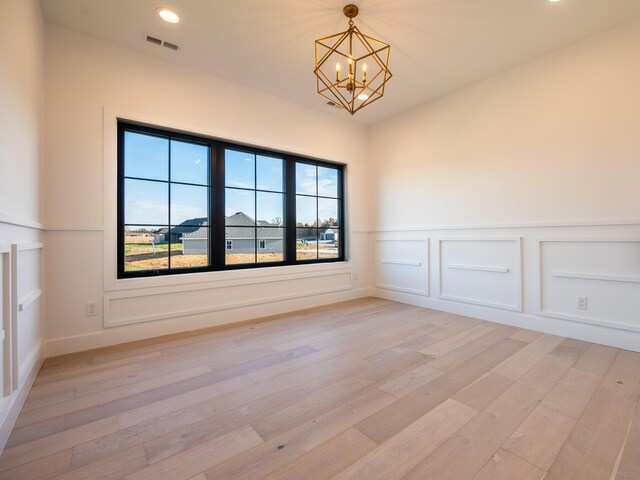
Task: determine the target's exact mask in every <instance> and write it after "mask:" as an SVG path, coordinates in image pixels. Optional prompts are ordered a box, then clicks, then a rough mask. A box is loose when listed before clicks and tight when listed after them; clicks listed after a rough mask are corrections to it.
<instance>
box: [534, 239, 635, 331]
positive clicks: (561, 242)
mask: <svg viewBox="0 0 640 480" xmlns="http://www.w3.org/2000/svg"><path fill="white" fill-rule="evenodd" d="M537 244H538V248H537V256H538V262H537V263H538V267H539V269H538V282H537V285H538V292H537V294H538V301H537V304H538V312H537V313H538V314H539V315H542V316H545V317H550V318H557V319H562V320H568V321H572V322H578V323H584V324H590V325H598V326H603V327H609V328H615V329H619V330H626V331H630V332H640V318H639V317H638V316H637V313H636V315H635V317H634V314H633V313H632V312H634V311H635V312H637V309H634V308H633V307H631V305H633V302H634V299H635V298H637V297H638V295H640V275H639V273H640V238H639V237H636V236H633V237H631V236H620V237H575V236H574V237H559V238H553V237H546V238H539V239H537ZM552 244H556V245H557V246H560V248H562V249H563V250H562V253H556V254H555V255H553V254H551V253H547V254H546V255H545V248H547V246H548V245H552ZM570 244H575V245H573V246H572V247H573V248H572V250H573V251H579V252H580V255H579V256H576V257H577V258H574V257H572V256H571V255H568V254H567V252H568V250H567V247H568V246H571V245H570ZM630 245H637V248H636V250H635V252H636V253H637V255H636V256H635V258H634V257H633V256H632V257H631V258H630V256H629V255H628V253H629V252H628V247H629V246H630ZM634 248H635V247H634ZM632 251H633V250H632ZM632 259H635V260H636V264H635V268H636V270H635V271H633V270H632V271H631V272H630V271H628V269H629V268H632V269H633V267H634V263H633V262H629V260H632ZM554 262H555V263H560V262H563V263H565V265H560V266H558V265H548V263H554ZM593 262H595V263H593ZM596 270H599V271H596ZM620 270H624V271H622V272H621V271H620ZM554 281H555V282H563V283H561V284H557V283H556V284H555V285H554V286H553V288H552V286H551V285H550V283H551V282H554ZM577 295H581V296H586V297H587V298H588V299H589V300H588V304H587V305H588V308H587V310H585V311H583V310H577V309H576V308H575V301H576V296H577Z"/></svg>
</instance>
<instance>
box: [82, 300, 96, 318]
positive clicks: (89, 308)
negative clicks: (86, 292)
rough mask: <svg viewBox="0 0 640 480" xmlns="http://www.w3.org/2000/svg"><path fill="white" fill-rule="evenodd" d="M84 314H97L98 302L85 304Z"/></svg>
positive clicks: (88, 315) (90, 315) (91, 315)
mask: <svg viewBox="0 0 640 480" xmlns="http://www.w3.org/2000/svg"><path fill="white" fill-rule="evenodd" d="M85 315H86V316H87V317H93V316H96V315H98V304H97V303H87V304H85Z"/></svg>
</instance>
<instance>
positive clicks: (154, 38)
mask: <svg viewBox="0 0 640 480" xmlns="http://www.w3.org/2000/svg"><path fill="white" fill-rule="evenodd" d="M146 39H147V42H151V43H154V44H156V45H162V40H160V39H159V38H156V37H152V36H151V35H146Z"/></svg>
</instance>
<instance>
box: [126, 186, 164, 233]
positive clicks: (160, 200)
mask: <svg viewBox="0 0 640 480" xmlns="http://www.w3.org/2000/svg"><path fill="white" fill-rule="evenodd" d="M168 222H169V186H168V184H166V183H161V182H148V181H146V180H131V179H125V181H124V223H125V224H129V225H166V224H167V223H168Z"/></svg>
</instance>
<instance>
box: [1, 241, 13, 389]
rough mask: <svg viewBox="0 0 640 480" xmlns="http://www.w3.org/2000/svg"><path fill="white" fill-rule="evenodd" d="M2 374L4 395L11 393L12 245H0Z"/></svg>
mask: <svg viewBox="0 0 640 480" xmlns="http://www.w3.org/2000/svg"><path fill="white" fill-rule="evenodd" d="M0 321H1V323H0V325H1V328H2V332H1V334H0V337H1V338H2V340H1V341H0V362H1V367H0V374H1V375H2V381H1V384H2V396H3V397H6V396H7V395H11V391H12V386H11V346H10V345H9V343H10V342H11V338H10V336H9V335H7V332H9V331H10V325H11V245H8V244H6V245H0Z"/></svg>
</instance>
